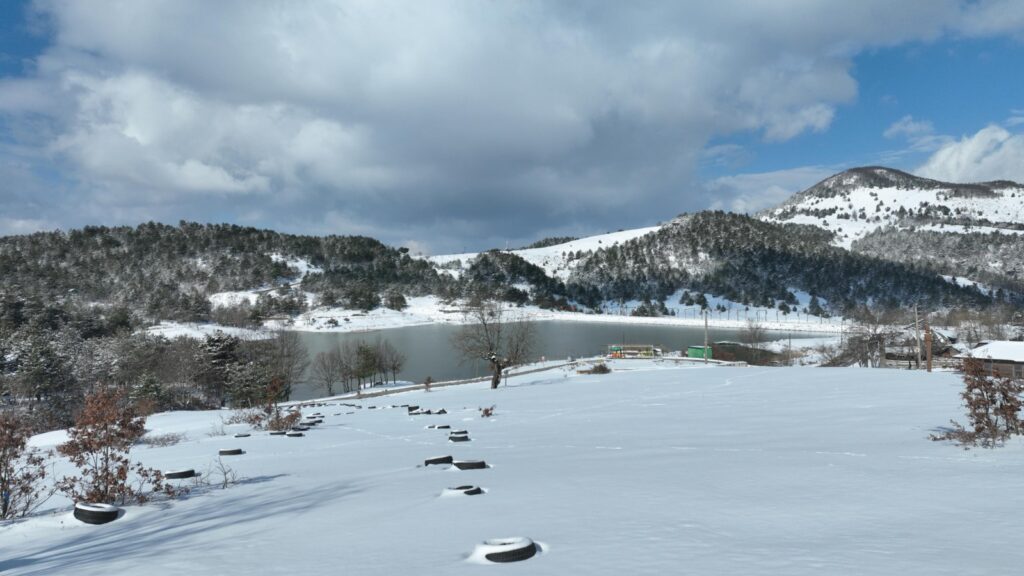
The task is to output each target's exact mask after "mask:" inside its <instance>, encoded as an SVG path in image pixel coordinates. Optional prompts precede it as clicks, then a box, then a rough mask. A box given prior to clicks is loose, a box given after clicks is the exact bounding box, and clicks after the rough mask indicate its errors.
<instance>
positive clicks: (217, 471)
mask: <svg viewBox="0 0 1024 576" xmlns="http://www.w3.org/2000/svg"><path fill="white" fill-rule="evenodd" d="M203 478H204V480H205V481H206V482H209V483H212V484H219V485H220V487H221V489H222V490H223V489H225V488H227V487H228V486H231V485H232V484H238V474H236V473H235V471H234V469H232V468H231V467H230V466H228V465H227V464H225V463H224V460H223V459H222V458H220V457H218V458H217V462H216V463H215V464H213V466H212V467H211V468H210V471H209V472H207V473H206V474H204V475H203Z"/></svg>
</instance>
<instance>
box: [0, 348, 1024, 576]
mask: <svg viewBox="0 0 1024 576" xmlns="http://www.w3.org/2000/svg"><path fill="white" fill-rule="evenodd" d="M613 369H614V371H613V373H612V374H609V375H604V376H596V375H580V374H577V373H575V372H562V371H551V372H545V373H538V374H532V375H528V376H522V377H517V378H514V379H512V381H511V383H510V385H509V386H508V387H504V388H500V389H498V390H489V389H487V388H486V386H485V385H476V384H472V385H465V386H453V387H449V388H443V389H435V390H434V391H432V392H429V393H424V392H415V393H406V394H401V395H396V396H391V397H384V398H377V399H373V400H365V401H362V402H361V404H363V405H364V406H368V405H380V406H390V405H391V404H392V403H394V404H400V403H401V404H404V403H415V404H419V405H422V406H424V407H432V408H440V407H445V408H447V409H448V411H449V414H448V415H446V416H409V415H407V414H406V412H405V410H404V409H378V410H369V409H365V408H364V409H361V410H354V409H349V408H347V407H341V406H335V405H329V406H323V407H317V408H307V409H306V410H305V411H306V412H307V413H310V412H313V411H322V412H323V413H324V414H325V415H326V421H325V423H324V424H323V425H322V426H321V427H319V428H317V429H314V430H311V431H310V432H308V433H307V436H306V437H304V438H294V439H293V438H281V437H270V436H267V435H266V434H265V433H259V432H256V433H254V434H253V436H252V437H251V438H243V439H235V438H232V437H230V436H220V435H217V436H210V435H209V433H210V432H211V431H213V430H215V429H217V428H218V427H219V423H220V420H219V417H220V414H222V413H218V412H203V413H172V414H161V415H157V416H154V417H152V418H151V419H150V421H149V427H150V428H151V429H153V431H154V432H159V433H167V432H183V433H185V434H187V435H188V439H187V440H185V441H183V442H181V443H179V444H177V445H174V446H170V447H165V448H138V449H136V450H135V452H134V453H135V457H136V458H139V459H141V460H142V461H144V462H145V463H146V464H148V465H151V466H156V467H160V468H164V469H168V468H181V467H196V468H199V469H203V470H206V469H207V468H208V467H209V466H210V463H211V462H212V461H213V460H214V459H215V456H214V455H215V454H216V452H217V449H218V448H227V447H242V448H244V449H245V450H246V453H245V454H244V455H242V456H235V457H231V458H228V457H225V458H224V461H225V463H227V464H228V465H229V466H230V467H231V468H232V469H234V470H235V471H236V472H237V473H238V474H239V475H240V476H241V477H242V478H243V480H242V482H241V483H239V484H238V485H236V486H232V487H229V488H228V489H226V490H221V489H219V488H210V489H206V490H201V491H197V492H196V493H194V494H193V495H192V496H190V497H189V498H187V499H184V500H176V501H170V502H163V503H155V504H150V505H147V506H143V507H139V506H130V507H127V510H126V514H125V516H124V517H123V518H121V519H119V520H117V521H115V522H113V523H111V524H107V525H103V526H90V525H85V524H81V523H78V522H77V521H75V520H74V519H73V518H72V517H71V514H70V512H69V511H68V508H67V506H68V503H67V502H66V501H62V500H54V501H52V502H51V510H50V511H48V512H46V513H44V514H42V515H40V516H37V517H33V518H30V519H28V520H26V521H23V522H16V523H9V524H6V525H3V526H0V572H3V573H4V574H5V575H12V576H13V575H47V576H53V575H64V574H74V575H76V576H88V575H100V574H103V575H109V574H147V575H153V576H162V575H168V576H169V575H179V574H192V575H205V574H211V575H212V574H216V575H225V576H230V575H236V574H237V575H246V576H251V575H253V574H365V575H376V574H379V575H392V574H417V575H434V574H438V575H441V574H444V575H452V574H480V573H483V572H484V571H487V572H488V573H491V572H494V573H512V572H515V573H519V574H531V575H547V574H552V575H556V574H557V575H559V576H564V575H566V574H586V575H595V576H602V575H609V576H611V575H614V576H621V575H622V574H701V575H716V576H717V575H721V576H728V575H734V574H735V575H744V576H748V575H761V574H779V575H787V576H804V575H807V576H822V575H825V574H829V575H833V574H836V575H838V574H843V575H846V574H851V575H852V574H857V575H887V576H888V575H892V574H900V575H901V576H916V575H922V576H925V575H926V576H935V575H943V574H950V575H952V574H957V575H960V574H979V575H980V574H1016V573H1018V572H1019V570H1020V565H1021V563H1022V562H1024V552H1022V551H1021V549H1020V547H1019V542H1018V540H1019V535H1020V534H1021V533H1022V532H1024V517H1022V516H1021V515H1020V513H1019V511H1020V510H1021V509H1022V507H1024V491H1021V490H1020V478H1021V476H1022V474H1024V444H1022V442H1021V441H1020V440H1013V441H1012V442H1011V443H1010V444H1009V445H1008V446H1007V447H1005V448H1001V449H998V450H992V451H988V450H974V451H968V452H965V451H963V450H961V449H960V448H957V447H955V446H951V445H948V444H944V443H936V442H931V441H929V440H928V439H927V436H928V434H929V433H930V432H931V431H932V430H934V429H935V428H936V427H937V426H942V425H943V424H944V423H946V422H948V420H949V419H950V418H960V417H961V416H960V415H961V412H962V410H961V408H960V400H959V398H958V396H957V394H958V392H959V390H960V385H959V382H958V381H957V378H956V376H955V375H953V374H940V373H935V374H926V373H921V372H905V371H886V370H875V371H873V372H870V373H869V372H865V370H863V369H799V368H793V369H781V368H778V369H764V368H723V367H715V368H700V367H697V368H670V367H667V365H664V364H656V363H653V362H650V363H649V362H645V361H633V362H629V361H624V362H619V363H617V364H614V365H613ZM869 376H870V377H869ZM492 404H493V405H496V406H497V408H496V416H495V417H493V418H490V419H481V418H479V417H478V415H477V407H479V406H490V405H492ZM349 412H351V413H349ZM428 424H451V425H453V426H457V427H462V428H466V429H467V430H468V431H469V434H470V437H471V438H472V441H471V442H465V443H459V444H451V443H448V442H447V441H446V439H445V438H446V435H445V432H444V431H441V430H432V429H426V428H425V426H426V425H428ZM243 428H244V427H243V426H234V427H233V426H228V427H227V428H226V431H227V432H228V433H232V432H235V431H236V430H241V429H243ZM59 437H60V434H48V435H44V436H42V437H38V438H36V440H35V442H36V443H37V444H51V445H52V444H53V443H55V442H57V441H58V440H59ZM443 454H450V455H454V456H455V457H457V458H460V459H470V458H482V459H485V460H486V461H487V462H488V463H489V464H490V465H491V468H489V469H485V470H467V471H457V470H454V469H449V468H447V467H445V466H431V467H427V468H425V467H422V466H421V464H422V463H423V460H424V459H425V458H427V457H432V456H437V455H443ZM65 471H66V467H65V466H63V465H60V466H59V469H58V473H63V472H65ZM463 484H474V485H479V486H481V487H483V488H484V489H485V490H486V491H487V492H486V494H482V495H479V496H460V497H446V496H443V493H444V490H445V488H446V487H451V486H457V485H463ZM506 536H527V537H531V538H533V539H534V540H536V541H538V542H541V543H542V544H543V545H544V548H545V550H544V552H543V553H542V554H541V555H539V556H537V557H535V558H532V559H530V560H527V561H525V562H524V563H521V564H510V565H505V566H498V565H495V566H478V565H474V564H470V563H467V562H466V560H465V558H466V556H467V555H468V554H469V553H470V552H471V551H472V550H473V548H474V545H475V544H476V543H478V542H480V541H482V540H484V539H487V538H494V537H506Z"/></svg>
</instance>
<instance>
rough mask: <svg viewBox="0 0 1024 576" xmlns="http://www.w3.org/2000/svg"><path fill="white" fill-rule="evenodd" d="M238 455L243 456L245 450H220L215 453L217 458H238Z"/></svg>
mask: <svg viewBox="0 0 1024 576" xmlns="http://www.w3.org/2000/svg"><path fill="white" fill-rule="evenodd" d="M240 454H245V450H242V449H241V448H221V449H220V450H219V451H218V452H217V455H219V456H238V455H240Z"/></svg>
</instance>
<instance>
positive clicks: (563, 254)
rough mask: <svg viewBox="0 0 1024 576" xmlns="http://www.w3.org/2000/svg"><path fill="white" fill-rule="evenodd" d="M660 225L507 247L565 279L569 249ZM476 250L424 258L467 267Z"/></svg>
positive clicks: (596, 246) (610, 242) (593, 246)
mask: <svg viewBox="0 0 1024 576" xmlns="http://www.w3.org/2000/svg"><path fill="white" fill-rule="evenodd" d="M660 228H661V226H649V227H647V228H636V229H633V230H620V231H618V232H611V233H608V234H600V235H597V236H588V237H586V238H580V239H579V240H573V241H572V242H566V243H564V244H556V245H554V246H548V247H546V248H530V249H527V250H510V252H512V253H513V254H517V255H518V256H520V257H521V258H523V259H524V260H526V261H527V262H529V263H531V264H533V265H535V266H539V267H540V268H543V269H544V272H545V273H546V274H547V275H548V276H551V277H553V278H558V279H560V280H565V279H567V278H568V277H569V273H570V272H572V269H573V265H574V261H573V260H572V259H571V258H568V255H569V253H570V252H581V251H582V252H588V251H596V250H600V249H602V248H607V247H609V246H614V245H616V244H621V243H623V242H626V241H628V240H632V239H633V238H639V237H641V236H645V235H647V234H650V233H652V232H655V231H657V230H658V229H660ZM477 254H479V253H478V252H467V253H464V254H447V255H442V256H431V257H429V258H428V260H430V261H431V262H434V263H435V264H437V265H439V266H442V267H445V266H450V265H452V263H454V262H455V261H456V260H458V261H460V262H461V264H462V266H463V267H468V265H469V263H470V261H472V260H473V258H476V256H477ZM448 270H449V271H450V272H452V273H454V274H457V270H458V269H452V268H448Z"/></svg>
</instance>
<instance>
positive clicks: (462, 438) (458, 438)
mask: <svg viewBox="0 0 1024 576" xmlns="http://www.w3.org/2000/svg"><path fill="white" fill-rule="evenodd" d="M448 441H449V442H469V436H466V435H465V434H452V435H450V436H448Z"/></svg>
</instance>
